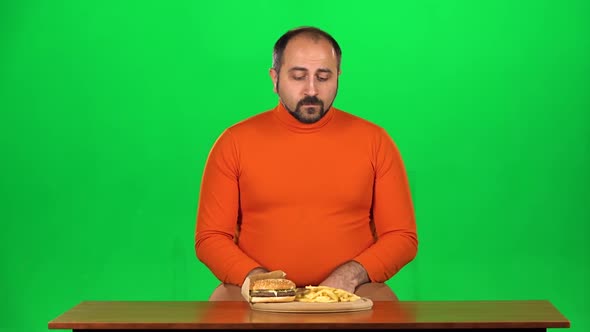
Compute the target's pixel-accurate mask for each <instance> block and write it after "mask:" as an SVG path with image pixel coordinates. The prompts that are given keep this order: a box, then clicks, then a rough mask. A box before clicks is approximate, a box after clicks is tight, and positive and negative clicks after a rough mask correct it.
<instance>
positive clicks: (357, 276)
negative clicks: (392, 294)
mask: <svg viewBox="0 0 590 332" xmlns="http://www.w3.org/2000/svg"><path fill="white" fill-rule="evenodd" d="M369 281H370V279H369V275H368V274H367V271H366V270H365V268H364V267H363V266H362V265H361V264H360V263H358V262H355V261H349V262H347V263H344V264H342V265H340V266H339V267H337V268H336V269H335V270H334V271H333V272H332V273H331V274H330V275H329V276H328V278H326V280H324V281H322V283H321V284H320V286H328V287H333V288H340V289H343V290H345V291H347V292H350V293H354V291H355V290H356V288H357V287H358V286H360V285H362V284H364V283H367V282H369Z"/></svg>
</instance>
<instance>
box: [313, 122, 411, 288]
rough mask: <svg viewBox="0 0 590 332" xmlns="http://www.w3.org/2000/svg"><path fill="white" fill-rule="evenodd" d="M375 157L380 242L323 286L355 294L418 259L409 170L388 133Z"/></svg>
mask: <svg viewBox="0 0 590 332" xmlns="http://www.w3.org/2000/svg"><path fill="white" fill-rule="evenodd" d="M372 154H373V155H372V160H373V167H374V170H375V180H374V181H375V182H374V188H373V206H372V211H371V216H372V221H373V223H374V226H375V230H374V231H375V235H376V238H377V241H376V242H375V243H374V244H373V245H372V246H370V247H369V248H367V249H366V250H365V251H363V252H362V253H361V254H359V255H358V256H357V257H355V258H354V259H353V260H351V261H349V262H347V263H345V264H343V265H341V266H340V267H338V268H336V269H335V270H334V271H333V272H332V273H331V274H330V276H328V278H326V280H324V281H323V282H322V283H321V285H325V286H330V287H336V288H341V289H344V290H347V291H349V292H354V290H355V289H356V288H357V287H358V286H360V285H362V284H363V283H366V282H369V281H372V282H385V281H386V280H388V279H389V278H391V277H392V276H393V275H395V274H396V273H397V272H398V271H399V270H401V268H402V267H403V266H405V265H406V264H407V263H409V262H410V261H411V260H412V259H414V257H415V256H416V252H417V246H418V240H417V235H416V223H415V218H414V210H413V205H412V200H411V196H410V189H409V185H408V181H407V177H406V173H405V169H404V166H403V163H402V159H401V156H400V154H399V151H398V150H397V148H396V147H395V144H394V143H393V141H392V140H391V138H390V137H389V135H387V133H386V132H385V131H384V130H381V131H380V132H379V135H378V136H377V137H376V139H375V141H374V148H373V151H372Z"/></svg>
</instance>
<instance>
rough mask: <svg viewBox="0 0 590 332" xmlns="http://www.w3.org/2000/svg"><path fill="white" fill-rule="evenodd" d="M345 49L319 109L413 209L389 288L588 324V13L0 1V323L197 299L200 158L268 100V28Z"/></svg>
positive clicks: (406, 296)
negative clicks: (380, 162)
mask: <svg viewBox="0 0 590 332" xmlns="http://www.w3.org/2000/svg"><path fill="white" fill-rule="evenodd" d="M300 25H316V26H319V27H321V28H324V29H326V30H327V31H329V32H330V33H332V34H333V35H334V37H335V38H336V39H337V40H338V41H339V42H340V44H341V46H342V48H343V63H342V70H343V73H342V76H341V79H340V91H339V95H338V98H337V100H336V103H335V105H336V106H337V107H339V108H341V109H344V110H346V111H348V112H351V113H353V114H356V115H359V116H361V117H364V118H366V119H368V120H370V121H373V122H375V123H377V124H379V125H381V126H383V127H384V128H386V129H387V131H388V132H389V133H390V135H391V136H392V137H393V138H394V140H395V141H396V142H397V144H398V147H399V148H400V150H401V152H402V155H403V157H404V160H405V163H406V168H407V171H408V175H409V178H410V182H411V188H412V192H413V199H414V203H415V208H416V215H417V223H418V230H419V239H420V246H419V252H418V256H417V258H416V259H415V260H414V261H413V262H411V263H410V264H409V265H408V266H406V268H405V269H403V270H402V271H401V272H400V273H399V274H398V275H396V276H394V277H393V278H392V279H391V280H390V281H388V283H389V284H390V285H391V286H392V287H393V288H394V289H395V291H396V292H397V294H398V295H399V297H400V298H401V299H402V300H510V299H548V300H550V301H551V302H552V303H553V304H554V305H555V306H556V307H557V308H558V309H559V310H560V311H562V313H564V314H565V315H566V316H567V317H568V318H569V319H570V320H571V321H572V329H571V331H576V332H578V331H580V332H581V331H589V330H590V319H589V318H588V317H589V313H590V304H589V300H588V299H589V298H590V291H589V285H590V264H589V263H590V262H589V256H588V252H589V250H588V249H589V247H590V245H589V244H588V243H589V242H588V238H589V235H590V234H589V226H588V222H589V221H590V212H589V205H590V204H589V203H590V190H589V185H590V172H589V169H590V167H589V166H590V160H589V159H590V94H589V92H590V60H589V59H590V33H589V32H590V4H589V2H588V1H585V0H579V1H575V0H569V1H539V0H537V1H533V0H530V1H511V0H502V1H467V0H456V1H434V0H424V1H405V2H401V1H399V2H398V1H393V2H389V1H372V2H368V3H366V4H365V5H364V6H363V7H358V6H356V5H353V4H352V3H350V4H348V5H347V4H344V3H342V2H341V1H297V2H292V3H290V2H271V1H253V2H251V3H248V4H246V3H242V2H240V1H235V2H234V1H213V2H211V1H206V2H200V1H188V0H186V1H33V0H30V1H4V2H2V3H1V4H0V33H1V34H0V110H1V115H0V142H1V149H2V150H1V157H0V158H1V159H0V161H1V163H0V170H1V172H0V181H1V182H0V183H1V185H0V199H1V200H0V202H1V203H0V220H1V226H2V227H1V228H2V229H1V230H0V252H1V257H2V261H1V267H2V270H1V276H0V294H1V297H2V301H1V304H0V315H2V317H1V318H0V330H2V331H44V330H46V327H47V322H48V321H49V320H51V319H53V318H55V317H56V316H57V315H59V314H61V313H63V312H64V311H65V310H67V309H69V308H71V307H72V306H74V305H76V304H77V303H79V302H80V301H83V300H206V299H207V297H208V295H209V293H210V292H211V290H212V289H213V288H214V287H215V286H216V285H217V283H218V281H217V280H216V279H215V278H214V277H213V275H212V274H211V273H210V272H209V271H208V270H207V268H206V267H205V266H204V265H202V264H201V263H200V262H199V261H198V260H197V259H196V257H195V255H194V249H193V237H194V227H195V215H196V208H197V201H198V197H199V186H200V180H201V175H202V170H203V166H204V163H205V160H206V157H207V154H208V152H209V149H210V148H211V145H212V144H213V142H214V141H215V139H216V138H217V136H218V135H219V134H220V133H221V132H222V130H223V129H225V128H226V127H228V126H230V125H232V124H234V123H235V122H237V121H240V120H242V119H244V118H246V117H248V116H251V115H254V114H257V113H259V112H262V111H264V110H267V109H270V108H272V107H274V106H275V105H276V103H277V97H276V95H274V94H273V92H272V83H271V81H270V78H269V77H268V68H269V67H270V64H271V51H272V46H273V43H274V42H275V40H276V39H277V38H278V37H279V36H280V35H281V34H282V33H283V32H285V31H286V30H287V29H290V28H292V27H296V26H300Z"/></svg>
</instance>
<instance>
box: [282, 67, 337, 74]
mask: <svg viewBox="0 0 590 332" xmlns="http://www.w3.org/2000/svg"><path fill="white" fill-rule="evenodd" d="M292 71H309V70H307V68H305V67H293V68H290V69H289V72H292ZM317 72H320V73H328V74H331V73H332V71H331V70H330V69H328V68H320V69H318V70H317Z"/></svg>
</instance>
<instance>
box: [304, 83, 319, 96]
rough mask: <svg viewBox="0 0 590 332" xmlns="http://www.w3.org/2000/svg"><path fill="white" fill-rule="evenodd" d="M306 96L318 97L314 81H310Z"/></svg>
mask: <svg viewBox="0 0 590 332" xmlns="http://www.w3.org/2000/svg"><path fill="white" fill-rule="evenodd" d="M305 94H306V95H307V96H316V95H317V94H318V90H317V88H316V86H315V81H314V79H309V80H308V81H307V86H306V87H305Z"/></svg>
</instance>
